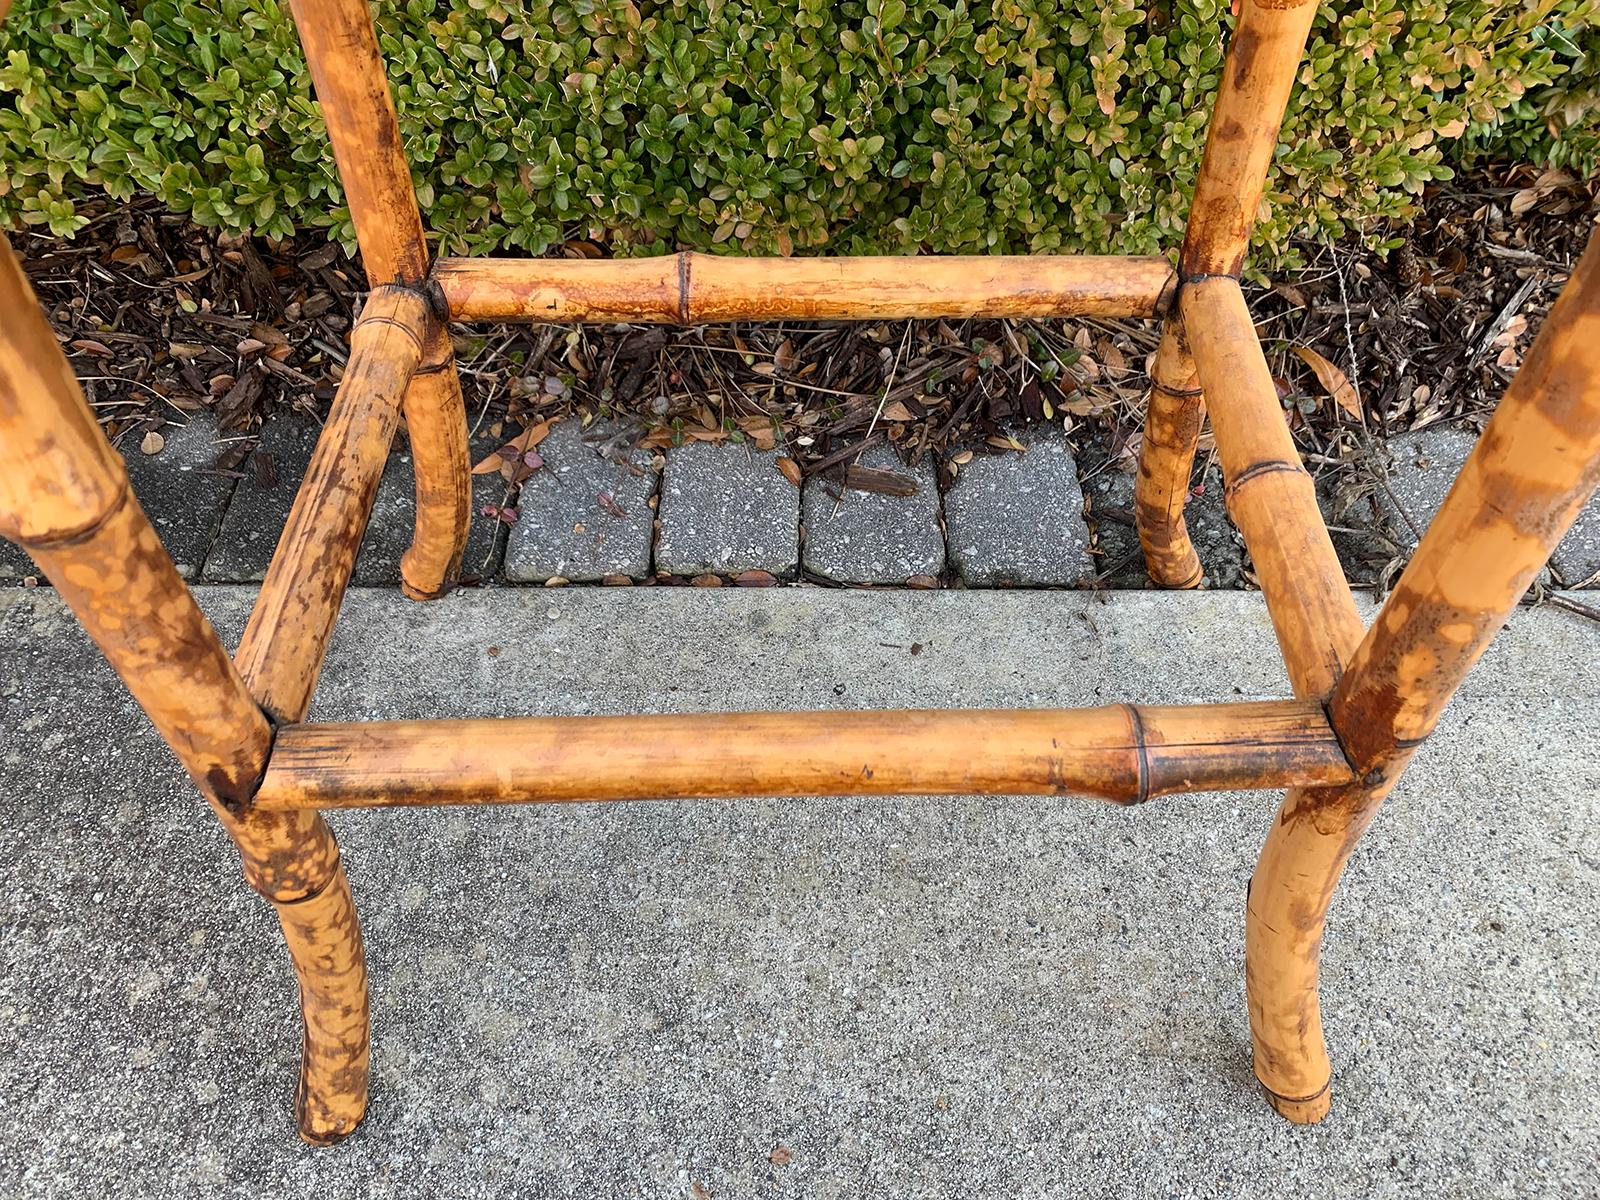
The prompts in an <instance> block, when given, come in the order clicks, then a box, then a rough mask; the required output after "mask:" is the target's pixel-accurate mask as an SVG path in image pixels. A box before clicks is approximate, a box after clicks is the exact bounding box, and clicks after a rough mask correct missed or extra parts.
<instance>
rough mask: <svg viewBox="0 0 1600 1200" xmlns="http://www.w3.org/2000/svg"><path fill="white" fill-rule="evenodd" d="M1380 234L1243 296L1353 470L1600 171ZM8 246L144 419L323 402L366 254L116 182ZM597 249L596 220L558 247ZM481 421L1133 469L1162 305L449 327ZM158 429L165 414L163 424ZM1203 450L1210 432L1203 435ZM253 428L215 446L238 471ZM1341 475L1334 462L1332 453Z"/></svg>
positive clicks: (1512, 337) (1562, 270)
mask: <svg viewBox="0 0 1600 1200" xmlns="http://www.w3.org/2000/svg"><path fill="white" fill-rule="evenodd" d="M1419 207H1420V215H1419V216H1418V217H1417V219H1416V220H1415V221H1414V223H1412V224H1411V225H1409V226H1408V227H1405V228H1402V229H1390V230H1379V231H1373V232H1375V233H1380V234H1383V235H1385V236H1390V237H1396V236H1398V237H1403V238H1404V239H1405V243H1404V245H1403V246H1402V247H1401V248H1400V249H1399V250H1397V251H1393V252H1391V253H1390V254H1389V255H1388V256H1387V257H1384V256H1380V255H1378V254H1376V253H1374V252H1372V251H1370V250H1369V249H1367V248H1366V246H1365V245H1364V243H1363V242H1362V241H1361V240H1359V239H1356V238H1350V239H1347V240H1345V241H1343V242H1340V243H1337V244H1332V245H1329V244H1321V245H1318V244H1306V245H1304V246H1302V247H1300V249H1301V252H1302V254H1303V257H1304V259H1305V261H1306V263H1307V266H1306V267H1305V268H1304V269H1303V270H1300V271H1296V272H1293V273H1291V274H1288V275H1285V276H1283V277H1282V278H1278V279H1275V280H1273V281H1272V282H1271V283H1270V284H1269V285H1258V286H1255V287H1254V288H1253V289H1252V290H1253V292H1254V294H1253V296H1252V311H1253V312H1254V313H1255V316H1256V319H1257V321H1258V323H1259V326H1260V329H1261V332H1262V335H1263V337H1264V339H1266V343H1267V348H1268V357H1269V361H1270V363H1271V365H1272V368H1273V371H1274V374H1275V376H1276V378H1277V380H1278V383H1279V387H1280V390H1281V392H1282V394H1283V396H1284V399H1285V403H1286V406H1287V408H1288V411H1289V418H1290V421H1291V424H1292V425H1293V427H1294V429H1295V432H1296V436H1297V438H1298V440H1299V441H1300V443H1301V446H1302V449H1303V450H1304V451H1305V453H1306V455H1307V459H1308V461H1309V462H1311V463H1313V464H1314V465H1315V466H1316V467H1317V468H1318V469H1319V471H1322V472H1331V473H1333V474H1334V475H1335V476H1338V477H1340V483H1339V486H1342V487H1346V488H1347V490H1350V491H1351V492H1352V494H1355V493H1357V492H1359V490H1360V489H1361V488H1362V487H1364V486H1370V484H1369V483H1366V482H1364V481H1363V479H1364V474H1370V470H1369V469H1368V466H1367V464H1368V463H1369V462H1370V460H1371V459H1372V458H1373V446H1374V445H1375V444H1376V443H1378V442H1379V441H1380V440H1381V438H1382V437H1383V436H1384V435H1388V434H1392V433H1394V432H1396V431H1400V430H1405V429H1413V428H1418V427H1421V426H1424V425H1428V424H1432V423H1434V422H1438V421H1446V420H1463V419H1464V420H1467V421H1471V422H1481V421H1482V419H1483V418H1484V417H1485V416H1486V415H1487V414H1488V413H1489V412H1490V411H1492V409H1493V406H1494V403H1495V402H1496V400H1497V399H1498V397H1499V395H1500V392H1501V391H1502V389H1503V387H1504V384H1505V382H1506V381H1507V380H1508V379H1509V378H1510V377H1511V374H1512V373H1513V372H1514V371H1515V369H1516V367H1517V365H1518V363H1519V361H1520V357H1521V355H1522V354H1523V353H1524V352H1525V350H1526V348H1527V346H1528V344H1529V342H1530V341H1531V338H1532V336H1533V334H1534V333H1535V332H1536V331H1537V328H1538V325H1539V323H1540V320H1541V319H1542V317H1543V315H1544V313H1545V312H1546V311H1547V309H1548V307H1549V305H1550V304H1551V303H1552V302H1553V301H1554V299H1555V297H1556V295H1557V294H1558V293H1559V291H1560V288H1561V285H1562V283H1563V282H1564V280H1565V279H1566V276H1567V273H1568V271H1569V269H1570V267H1571V265H1572V264H1573V262H1575V260H1576V258H1577V255H1578V254H1579V252H1580V251H1581V249H1582V247H1583V244H1584V242H1585V241H1586V240H1587V236H1588V232H1589V230H1590V229H1591V228H1592V214H1593V212H1594V209H1595V190H1594V185H1593V183H1592V182H1591V183H1586V182H1584V181H1580V180H1578V179H1575V178H1574V177H1572V176H1570V175H1568V174H1566V173H1564V172H1560V171H1541V170H1538V169H1535V168H1530V167H1526V166H1511V167H1497V168H1493V169H1485V170H1482V171H1480V172H1478V173H1477V174H1475V175H1473V176H1470V177H1463V178H1461V179H1458V180H1456V181H1454V182H1453V183H1450V184H1447V185H1442V186H1438V187H1435V188H1432V189H1430V191H1429V192H1428V193H1427V195H1426V196H1425V197H1424V198H1423V200H1422V202H1421V204H1420V206H1419ZM13 244H14V245H15V247H16V248H17V250H18V252H19V253H20V254H21V256H22V258H23V260H24V265H25V267H26V268H27V270H28V271H29V273H30V274H31V276H32V277H33V280H34V286H35V288H36V290H37V291H38V293H39V295H40V297H41V299H42V300H43V302H44V304H45V305H46V307H47V308H48V309H49V311H50V314H51V319H52V321H53V323H54V326H55V328H56V331H57V333H58V335H59V337H60V339H61V341H62V344H63V346H64V347H65V349H66V351H67V353H68V355H69V356H70V359H71V362H72V365H73V368H74V370H75V371H76V372H77V373H78V376H79V378H80V379H81V380H82V382H83V387H84V390H85V392H86V394H87V395H88V397H89V399H90V402H91V403H92V404H93V405H94V406H95V409H96V412H97V413H98V414H99V417H100V419H101V421H102V422H103V423H104V424H105V426H106V427H107V430H108V432H110V433H111V435H112V436H113V437H114V438H116V439H118V440H121V441H126V440H127V439H129V438H132V439H134V440H136V441H139V442H149V444H153V445H158V444H159V442H158V441H156V440H154V439H150V438H149V435H150V434H151V433H156V432H157V431H158V430H159V428H160V427H161V426H162V425H163V424H164V423H165V422H167V421H168V420H174V419H176V420H181V419H182V415H181V414H184V413H189V412H194V411H196V410H197V409H200V408H210V409H213V410H214V411H215V414H216V417H217V419H218V421H219V422H220V424H221V425H222V426H223V427H224V428H227V429H234V430H239V431H244V432H248V431H251V430H254V429H257V428H259V426H260V424H261V423H262V422H263V421H270V420H272V419H273V418H274V417H275V415H277V414H278V413H280V412H283V411H284V410H286V409H288V408H291V407H295V408H302V409H310V410H317V411H323V412H325V411H326V406H327V404H328V402H329V401H330V400H331V398H332V396H333V393H334V390H335V388H336V385H337V382H338V379H339V376H340V372H341V370H342V369H343V365H344V362H345V359H346V355H347V349H346V337H347V334H348V331H349V329H350V325H351V322H352V320H353V317H354V315H355V313H356V310H357V307H358V305H359V303H360V300H361V296H362V292H363V288H364V281H363V279H362V276H361V273H360V270H359V268H358V267H357V266H355V265H354V264H353V263H352V262H351V261H350V260H349V259H348V258H347V257H346V256H345V254H344V253H343V251H342V250H340V249H339V248H338V247H335V246H332V245H330V244H328V243H327V242H326V241H323V240H320V239H317V238H313V237H309V236H307V237H299V238H295V239H291V240H288V241H284V242H266V241H261V240H255V239H248V238H227V237H220V236H218V235H217V234H216V233H215V232H214V231H211V230H206V229H203V228H200V227H197V226H195V225H194V224H192V223H191V222H189V221H187V220H185V219H184V218H181V217H176V216H172V215H170V214H165V213H163V212H161V211H159V210H158V209H155V208H152V207H150V206H148V205H141V204H133V205H117V206H112V205H107V206H106V207H105V209H104V210H103V211H102V212H100V213H99V214H97V215H96V216H95V218H94V220H93V221H92V223H91V224H90V225H89V226H88V227H87V228H86V229H85V230H84V231H83V232H82V233H80V235H79V236H78V237H77V239H76V240H74V241H71V242H63V241H58V240H54V239H51V238H49V237H44V236H39V235H37V234H31V233H27V232H22V233H16V234H13ZM601 252H602V251H601V249H600V248H599V247H597V246H595V245H593V244H592V243H588V242H572V243H569V244H568V245H567V246H566V247H565V253H567V254H570V255H585V256H594V255H598V254H600V253H601ZM457 332H458V338H457V343H458V347H457V348H458V353H459V357H460V361H461V369H462V377H463V380H464V383H465V386H466V390H467V402H468V405H469V409H470V419H471V421H472V423H473V425H474V427H475V428H477V429H479V430H484V431H488V432H490V433H493V434H495V435H496V436H500V437H504V438H505V440H506V441H508V442H509V441H511V440H512V439H513V438H514V437H515V436H516V435H517V434H518V433H519V432H520V431H522V430H524V429H526V428H527V427H529V426H532V425H536V424H538V423H539V422H542V421H544V420H545V419H547V418H550V417H553V416H558V415H563V414H569V413H572V412H574V411H576V410H584V411H587V412H592V413H595V414H599V415H605V416H608V417H612V418H616V419H620V420H623V421H625V422H629V423H631V424H632V425H633V426H634V427H635V429H636V431H637V436H638V438H639V439H640V440H647V441H649V442H651V443H653V444H655V445H670V444H672V443H673V442H675V441H679V440H682V439H688V438H695V439H701V440H716V441H721V440H740V439H745V440H748V441H750V442H752V443H754V444H755V445H756V446H758V447H760V448H766V447H769V446H772V445H776V444H782V445H784V446H786V447H787V450H786V454H787V456H788V457H789V458H791V459H792V461H791V462H790V463H788V464H786V470H790V471H791V472H792V473H793V474H794V476H795V477H796V478H797V479H798V477H799V475H800V474H801V473H804V474H813V473H816V472H819V471H828V472H832V473H834V474H837V475H843V476H845V477H846V479H845V481H846V482H848V483H851V484H854V485H856V486H861V487H866V488H869V489H893V488H895V487H897V486H898V483H897V481H896V480H894V479H892V478H891V479H887V480H886V479H882V478H877V477H874V476H873V474H872V473H870V472H869V473H863V472H861V471H860V469H859V468H855V467H853V460H854V458H855V457H856V456H857V455H858V454H859V452H860V451H861V449H862V448H863V447H864V446H866V445H867V444H869V443H871V442H876V441H880V440H886V441H888V442H890V443H892V444H894V445H895V446H896V447H898V448H899V449H900V450H901V452H902V454H903V456H904V457H905V458H906V459H907V460H908V461H910V460H915V459H917V458H920V457H921V456H923V455H926V454H934V455H937V456H938V460H939V462H940V465H941V470H942V472H943V476H944V479H945V480H946V481H948V480H949V479H950V478H951V477H952V476H953V474H954V473H955V472H957V471H958V470H959V468H960V466H961V464H962V462H963V461H964V460H965V457H966V455H967V454H969V453H1006V452H1008V451H1010V450H1011V449H1012V448H1013V446H1014V443H1013V442H1012V441H1011V439H1010V437H1009V436H1008V431H1009V430H1011V429H1012V428H1014V427H1015V425H1016V424H1017V423H1019V422H1028V421H1044V420H1050V421H1056V422H1059V423H1061V424H1063V425H1064V427H1065V428H1066V430H1067V433H1068V436H1069V439H1070V440H1071V441H1072V443H1073V445H1074V447H1075V448H1076V449H1078V450H1079V451H1080V452H1086V453H1088V454H1089V455H1090V456H1091V457H1093V458H1094V459H1095V460H1096V461H1097V462H1099V463H1101V464H1102V468H1104V467H1107V466H1108V467H1110V468H1113V469H1115V468H1125V469H1131V467H1132V463H1133V459H1134V456H1135V455H1136V453H1137V447H1138V433H1139V426H1140V422H1141V419H1142V410H1143V405H1144V399H1145V390H1146V387H1147V379H1146V365H1147V360H1148V358H1149V356H1150V355H1151V354H1153V353H1154V350H1155V346H1156V340H1157V333H1158V329H1157V327H1156V325H1155V324H1154V323H1151V322H1143V321H1107V320H1078V321H999V320H969V321H952V322H946V321H900V322H876V323H865V324H837V323H826V322H811V323H805V324H794V323H770V324H743V325H736V326H701V327H697V328H691V329H666V328H659V327H648V326H610V327H588V328H575V327H568V326H554V325H525V326H487V327H486V326H475V327H473V328H471V329H470V330H469V329H465V328H462V329H459V330H458V331H457ZM158 436H159V435H158ZM1203 448H1204V449H1209V446H1203ZM248 449H249V439H248V438H241V439H239V440H237V441H234V442H231V443H230V444H229V446H228V448H227V450H226V451H225V452H224V453H223V456H222V458H221V460H220V461H219V462H218V463H217V464H216V469H218V470H223V471H229V470H236V469H237V468H238V466H239V464H240V463H241V462H242V461H243V458H244V456H245V454H246V453H247V452H248ZM1345 476H1348V479H1347V480H1345V479H1344V477H1345Z"/></svg>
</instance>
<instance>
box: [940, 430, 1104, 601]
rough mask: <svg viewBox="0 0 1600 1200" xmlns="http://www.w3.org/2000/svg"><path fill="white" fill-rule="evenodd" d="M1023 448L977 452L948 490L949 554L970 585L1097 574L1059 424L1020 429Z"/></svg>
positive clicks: (1083, 580)
mask: <svg viewBox="0 0 1600 1200" xmlns="http://www.w3.org/2000/svg"><path fill="white" fill-rule="evenodd" d="M1016 436H1017V437H1018V439H1019V440H1021V441H1023V442H1024V444H1025V445H1026V446H1027V453H1025V454H1000V455H988V454H981V453H980V454H977V455H974V456H973V458H972V460H971V461H970V462H968V463H967V464H966V465H965V466H963V467H961V469H960V473H959V474H958V475H957V477H956V481H955V484H954V486H952V487H951V488H950V490H949V492H948V493H946V495H945V501H944V511H945V524H946V528H947V530H948V540H949V545H950V561H951V563H952V565H954V566H955V568H956V570H958V571H959V572H960V573H961V578H962V579H963V580H965V581H966V582H967V583H968V584H969V585H975V586H993V585H996V584H1020V585H1024V586H1028V585H1032V586H1039V585H1057V586H1062V587H1081V586H1083V585H1085V584H1087V583H1089V582H1090V581H1092V580H1093V579H1094V575H1095V564H1094V559H1093V558H1092V557H1091V556H1090V554H1089V527H1088V525H1086V524H1085V523H1084V519H1083V492H1082V490H1081V489H1080V487H1079V485H1078V472H1077V467H1076V466H1075V464H1074V463H1073V459H1072V452H1071V451H1070V450H1068V449H1067V443H1066V439H1065V438H1064V437H1063V436H1062V434H1061V433H1060V431H1059V430H1056V429H1053V428H1052V429H1043V430H1037V431H1019V432H1018V433H1017V435H1016Z"/></svg>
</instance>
